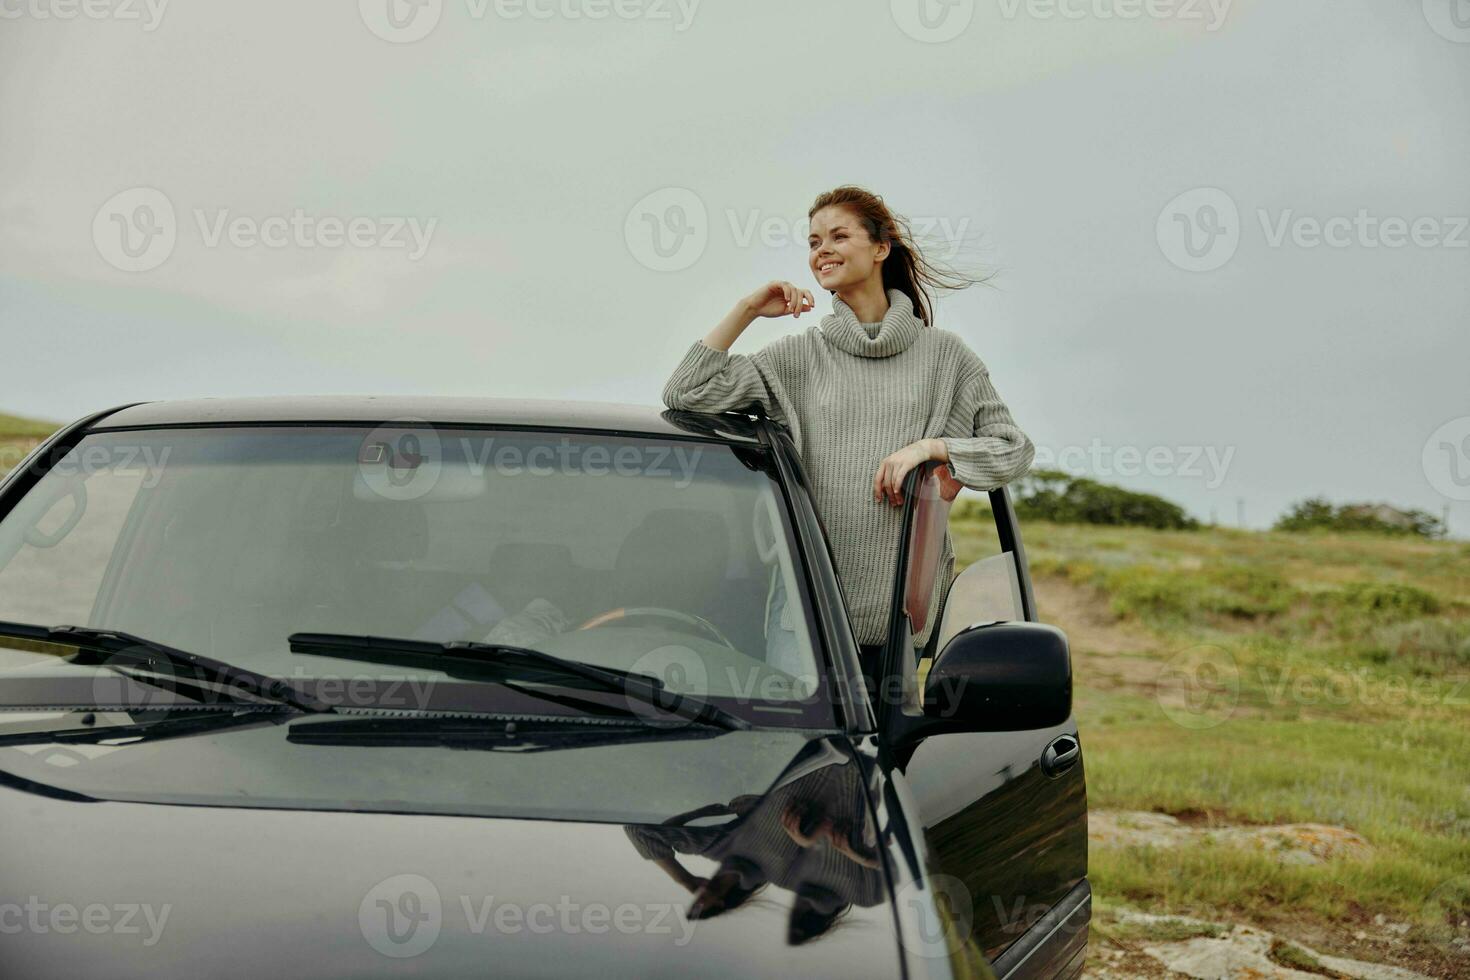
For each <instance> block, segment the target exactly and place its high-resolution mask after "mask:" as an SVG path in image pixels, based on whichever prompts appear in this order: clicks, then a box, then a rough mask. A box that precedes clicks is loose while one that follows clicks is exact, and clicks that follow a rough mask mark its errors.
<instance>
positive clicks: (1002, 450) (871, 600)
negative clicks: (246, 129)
mask: <svg viewBox="0 0 1470 980" xmlns="http://www.w3.org/2000/svg"><path fill="white" fill-rule="evenodd" d="M888 303H889V307H888V312H887V313H886V314H885V315H884V317H883V320H882V321H881V322H880V323H859V322H858V319H857V316H856V315H855V314H854V313H853V311H852V309H851V308H850V307H849V306H848V305H847V304H846V303H845V302H843V300H842V298H841V297H839V296H836V295H834V296H833V297H832V308H833V311H834V312H832V313H830V314H828V315H827V316H824V317H823V318H822V320H821V323H820V327H819V326H818V325H817V324H813V325H812V326H811V327H809V328H808V329H807V330H806V331H805V332H803V333H797V334H790V335H787V336H784V337H780V338H777V339H776V340H774V341H772V342H771V343H769V344H767V345H766V346H765V347H763V348H761V349H760V350H758V351H756V352H755V353H754V354H750V355H745V354H731V353H730V352H729V351H722V350H717V349H715V348H713V347H710V346H708V345H706V344H705V343H704V341H703V340H697V341H695V342H694V344H693V345H692V346H691V347H690V348H689V351H688V353H686V354H685V355H684V359H683V360H682V361H680V362H679V365H678V366H677V367H676V368H674V373H673V374H672V375H671V376H670V377H669V379H668V382H667V383H666V384H665V385H664V390H663V400H664V404H665V405H667V406H668V407H670V408H675V409H683V410H687V411H695V412H723V411H728V410H731V409H735V408H740V407H743V406H745V405H748V404H750V402H752V401H758V402H760V403H761V405H762V407H764V408H765V410H766V413H767V414H768V415H769V416H770V417H771V418H773V419H775V420H776V421H778V422H781V423H783V424H785V425H786V427H787V428H788V429H789V430H790V432H791V436H792V441H793V442H794V443H795V444H796V448H797V451H798V452H799V453H800V454H801V460H802V464H803V467H804V469H805V470H806V473H807V476H808V478H809V480H810V482H811V490H812V494H813V497H814V499H815V502H816V504H817V508H818V510H819V512H820V513H821V515H822V523H823V524H824V525H825V526H826V528H827V533H828V536H829V537H830V539H831V542H832V551H833V558H834V561H835V562H836V565H837V575H838V579H839V581H840V582H841V583H842V591H843V596H844V598H845V599H846V601H847V605H848V613H849V614H850V616H851V619H852V626H853V631H854V634H855V636H856V638H857V641H858V642H859V643H881V642H882V641H883V639H884V638H885V635H886V633H887V629H888V621H887V616H888V609H889V605H890V600H891V597H892V593H893V573H894V566H895V564H896V563H897V561H898V546H899V533H900V531H901V530H902V528H901V518H902V516H903V508H901V507H895V506H893V505H892V504H889V503H888V502H886V501H879V500H874V499H873V477H874V475H875V474H876V473H877V472H878V464H879V462H881V461H882V460H883V458H884V457H885V456H887V455H888V454H889V453H892V452H894V451H895V450H897V449H901V448H902V447H904V446H906V445H908V444H909V443H911V442H914V441H916V440H919V439H934V438H940V439H943V440H944V443H945V446H946V447H947V448H948V450H949V458H950V462H949V470H950V472H951V473H952V474H953V475H954V477H955V479H957V480H958V481H959V482H960V483H962V484H964V485H965V486H967V487H970V488H971V489H974V490H990V489H993V488H995V487H999V486H1004V485H1005V484H1007V483H1010V482H1011V481H1012V480H1015V479H1016V478H1017V477H1020V476H1021V475H1023V474H1024V473H1025V472H1026V471H1027V470H1028V469H1029V468H1030V466H1031V460H1032V458H1033V457H1034V456H1035V454H1036V448H1035V446H1033V445H1032V443H1031V440H1030V439H1029V438H1027V436H1026V434H1025V433H1024V432H1022V431H1021V430H1020V428H1018V427H1017V426H1016V423H1015V420H1014V419H1012V418H1011V413H1010V411H1009V410H1008V409H1007V408H1006V406H1005V403H1004V402H1002V401H1001V399H1000V396H999V395H998V394H997V393H996V391H995V387H994V386H993V385H992V384H991V382H990V371H989V369H988V368H987V367H986V366H985V364H984V362H982V361H981V360H980V358H979V357H978V356H977V355H976V354H975V353H974V351H972V350H970V348H969V347H968V346H966V345H965V342H964V341H963V340H961V339H960V338H959V337H958V336H957V335H956V334H953V333H950V332H949V331H948V330H940V329H938V328H935V327H928V326H925V324H924V322H923V321H922V320H920V319H919V318H918V316H916V315H915V313H914V307H913V302H912V300H910V299H909V297H908V296H907V295H906V294H904V293H903V292H901V291H900V290H898V289H889V290H888ZM942 561H943V567H942V570H941V574H940V575H938V576H936V579H935V583H934V601H933V603H932V604H931V605H930V610H931V615H930V616H929V621H928V622H927V623H926V624H925V625H924V629H923V630H922V631H921V632H920V633H919V634H918V635H917V636H915V637H914V645H915V646H923V645H924V644H925V643H927V642H928V640H929V635H930V633H931V632H932V631H933V630H934V627H935V620H936V619H937V618H938V617H937V613H938V610H939V599H940V597H941V596H943V595H944V594H945V593H946V592H947V591H948V589H949V584H950V582H951V581H952V580H953V578H954V550H953V547H952V545H951V541H950V537H949V535H948V534H946V535H945V536H944V550H943V554H942Z"/></svg>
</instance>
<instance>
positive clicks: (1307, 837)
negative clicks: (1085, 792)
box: [1087, 810, 1373, 864]
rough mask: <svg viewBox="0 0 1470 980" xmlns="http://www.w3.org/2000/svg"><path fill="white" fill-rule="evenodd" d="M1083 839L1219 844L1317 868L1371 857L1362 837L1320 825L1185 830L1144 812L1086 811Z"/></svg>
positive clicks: (1109, 843) (1113, 843) (1110, 843)
mask: <svg viewBox="0 0 1470 980" xmlns="http://www.w3.org/2000/svg"><path fill="white" fill-rule="evenodd" d="M1087 836H1088V839H1089V840H1090V841H1092V842H1093V843H1094V844H1096V845H1098V846H1100V847H1140V846H1149V847H1178V846H1180V845H1183V844H1195V845H1201V844H1203V845H1208V844H1224V845H1227V846H1232V847H1244V848H1252V849H1254V850H1257V851H1261V852H1263V853H1265V854H1269V855H1271V856H1272V857H1274V858H1276V859H1277V860H1278V861H1280V862H1282V863H1284V864H1321V863H1322V862H1324V861H1333V860H1338V859H1345V860H1362V859H1363V858H1366V857H1368V856H1370V855H1371V854H1372V852H1373V848H1372V845H1370V844H1369V843H1368V841H1367V840H1365V839H1364V838H1363V836H1362V835H1361V834H1357V833H1354V832H1353V831H1351V830H1348V829H1346V828H1344V827H1334V826H1331V825H1329V824H1320V823H1293V824H1277V825H1274V826H1268V827H1190V826H1188V825H1187V824H1184V823H1181V822H1180V821H1179V820H1177V819H1176V818H1174V817H1171V816H1169V815H1168V814H1167V813H1150V812H1148V811H1144V810H1090V811H1089V812H1088V815H1087Z"/></svg>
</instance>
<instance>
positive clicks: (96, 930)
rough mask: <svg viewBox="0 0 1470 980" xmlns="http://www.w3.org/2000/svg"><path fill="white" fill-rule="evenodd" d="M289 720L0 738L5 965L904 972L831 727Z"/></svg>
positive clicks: (205, 971)
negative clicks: (428, 729)
mask: <svg viewBox="0 0 1470 980" xmlns="http://www.w3.org/2000/svg"><path fill="white" fill-rule="evenodd" d="M288 734H289V733H288V731H287V730H286V729H285V727H284V726H268V727H266V728H264V729H254V730H251V731H232V732H225V733H216V734H211V735H207V736H197V737H192V738H180V739H173V740H169V741H160V742H153V743H138V744H134V745H131V746H105V747H103V746H95V745H94V746H70V747H66V748H61V747H58V746H55V745H46V744H40V745H28V746H25V747H23V748H17V747H6V748H0V770H3V771H4V772H5V773H6V775H5V777H4V779H3V785H0V823H3V824H4V826H6V827H7V828H9V831H10V832H9V834H8V841H9V843H8V844H7V845H6V846H5V847H4V848H3V849H0V882H4V894H3V895H0V903H3V904H0V916H3V917H4V918H5V921H0V928H4V929H5V931H6V932H7V933H8V935H7V936H6V937H5V941H4V943H3V944H0V973H4V974H5V975H24V976H37V977H40V976H48V975H52V974H53V973H57V971H59V970H60V969H61V967H62V964H64V965H65V974H66V975H67V976H73V977H89V976H108V977H133V976H138V977H142V976H147V977H151V978H160V977H174V976H177V977H196V976H211V977H230V976H240V977H247V976H248V977H259V976H295V975H299V974H305V973H310V974H311V975H312V976H316V977H368V976H374V977H376V976H383V975H385V974H397V973H402V974H405V975H412V976H423V977H429V976H467V975H491V974H494V975H503V976H516V977H535V976H552V975H556V976H565V975H573V974H575V975H581V974H587V975H593V974H595V975H601V976H638V977H650V976H653V977H657V976H670V977H673V976H679V977H687V976H690V975H706V974H736V973H740V972H752V973H757V974H761V975H766V974H771V973H774V972H777V971H780V972H790V973H792V974H805V975H814V976H829V975H838V974H841V975H844V976H863V975H884V976H892V975H894V974H896V973H898V972H899V971H900V969H901V967H900V950H899V943H898V939H897V936H896V934H895V924H894V914H893V908H892V905H891V898H890V889H889V884H888V879H887V877H886V875H885V874H884V872H883V869H882V863H881V860H879V849H878V847H877V844H876V840H877V835H876V833H875V831H874V826H873V821H872V814H871V808H870V807H869V806H868V803H867V798H866V795H865V791H864V782H865V780H864V776H863V772H864V762H863V760H862V759H861V758H859V757H858V756H857V755H855V754H854V753H853V752H852V750H851V747H850V746H849V745H848V743H847V742H846V741H845V740H844V739H842V738H840V737H835V736H814V735H812V734H809V733H805V734H804V733H798V732H771V731H753V732H726V733H721V734H719V735H718V736H717V737H688V738H679V737H673V738H666V739H659V740H656V741H634V742H632V743H620V742H616V741H614V742H611V743H607V744H592V745H577V746H573V747H567V748H562V749H557V750H548V751H538V752H533V753H526V754H510V753H505V752H500V751H456V750H454V749H451V748H446V747H444V746H442V745H416V746H400V747H395V748H382V747H375V748H372V749H371V750H369V749H367V748H364V747H361V746H356V745H320V744H312V745H303V744H299V743H292V742H289V741H282V740H285V739H287V736H288ZM690 735H691V736H692V735H693V733H692V732H691V733H690ZM251 740H257V744H255V745H254V746H252V744H251ZM272 740H274V741H272ZM104 749H105V751H103V750H104ZM266 763H269V765H268V766H267V765H266ZM307 772H311V773H314V775H315V785H314V786H313V788H312V790H311V791H310V792H306V791H304V790H301V789H293V788H296V787H304V786H306V785H307V783H306V774H307ZM181 773H182V774H187V776H188V780H187V783H186V780H185V779H184V776H183V775H179V774H181ZM169 774H175V775H174V776H170V775H169ZM42 777H45V778H42ZM374 787H376V790H375V789H374ZM293 792H294V793H296V794H297V795H299V796H300V797H301V799H302V800H303V801H304V802H305V805H306V806H307V807H308V808H306V809H297V808H288V807H287V798H288V797H290V796H291V795H292V793H293ZM353 793H357V794H359V795H358V796H357V797H353V796H352V794H353ZM232 796H233V799H231V797H232ZM150 797H151V798H150ZM416 809H417V810H420V811H423V812H403V811H412V810H416ZM390 811H398V812H390ZM696 894H697V895H698V896H699V898H700V901H699V903H698V904H696V898H695V896H696ZM747 896H748V897H747ZM742 899H743V900H742ZM701 910H702V911H704V912H707V913H711V914H709V915H708V916H707V917H700V915H699V913H700V911H701ZM691 913H694V916H693V917H691ZM17 923H19V925H20V928H19V931H16V930H15V929H14V928H12V927H13V926H15V925H16V924H17Z"/></svg>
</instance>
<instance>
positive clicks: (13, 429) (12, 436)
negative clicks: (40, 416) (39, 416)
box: [0, 415, 59, 474]
mask: <svg viewBox="0 0 1470 980" xmlns="http://www.w3.org/2000/svg"><path fill="white" fill-rule="evenodd" d="M57 428H59V426H57V425H56V424H55V423H53V422H39V421H36V420H35V419H24V418H19V417H18V416H15V415H0V474H4V473H8V472H9V471H10V470H11V468H12V467H14V466H15V465H16V464H17V463H19V462H20V461H21V460H22V459H24V458H25V455H26V453H28V452H30V450H31V447H33V446H34V445H35V444H36V443H37V442H38V441H39V440H41V439H44V438H45V437H46V436H49V435H50V434H51V433H52V432H54V431H56V429H57Z"/></svg>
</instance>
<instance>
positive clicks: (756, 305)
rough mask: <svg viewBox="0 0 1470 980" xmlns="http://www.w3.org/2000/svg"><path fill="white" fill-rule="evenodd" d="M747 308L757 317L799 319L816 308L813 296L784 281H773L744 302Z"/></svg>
mask: <svg viewBox="0 0 1470 980" xmlns="http://www.w3.org/2000/svg"><path fill="white" fill-rule="evenodd" d="M742 302H743V303H744V304H745V308H746V309H747V310H749V311H750V312H751V313H753V314H754V315H756V316H765V317H774V316H786V315H787V314H788V313H789V314H791V315H792V316H794V317H799V316H801V315H802V314H803V313H808V312H810V311H811V310H813V309H815V308H816V305H817V301H816V300H815V299H813V298H812V294H811V293H809V292H807V291H806V290H805V289H801V288H799V287H797V286H795V285H793V284H792V283H789V282H786V281H785V280H783V279H772V280H771V281H770V282H768V283H766V284H765V285H764V286H761V287H760V288H759V289H757V290H756V291H755V292H753V293H751V294H750V295H749V296H747V297H745V299H744V300H743V301H742Z"/></svg>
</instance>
